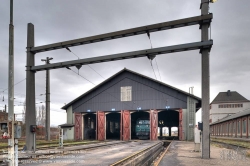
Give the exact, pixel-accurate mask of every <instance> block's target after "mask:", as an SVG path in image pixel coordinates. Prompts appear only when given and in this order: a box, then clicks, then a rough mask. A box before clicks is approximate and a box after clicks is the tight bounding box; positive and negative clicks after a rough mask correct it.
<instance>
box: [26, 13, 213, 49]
mask: <svg viewBox="0 0 250 166" xmlns="http://www.w3.org/2000/svg"><path fill="white" fill-rule="evenodd" d="M212 18H213V14H212V13H210V14H206V15H202V16H195V17H190V18H185V19H180V20H174V21H168V22H162V23H158V24H153V25H146V26H142V27H137V28H132V29H126V30H121V31H116V32H111V33H106V34H101V35H96V36H90V37H85V38H80V39H75V40H69V41H64V42H59V43H53V44H48V45H44V46H38V47H33V48H31V50H30V51H31V52H33V53H38V52H45V51H51V50H56V49H61V48H66V47H73V46H78V45H84V44H90V43H96V42H101V41H106V40H112V39H118V38H122V37H128V36H135V35H140V34H145V33H150V32H156V31H162V30H168V29H173V28H180V27H185V26H191V25H197V24H202V23H204V22H206V23H210V22H211V20H212Z"/></svg>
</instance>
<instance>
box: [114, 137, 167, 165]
mask: <svg viewBox="0 0 250 166" xmlns="http://www.w3.org/2000/svg"><path fill="white" fill-rule="evenodd" d="M160 144H162V142H158V143H156V144H154V145H152V146H150V147H147V148H145V149H142V150H140V151H139V152H135V153H133V154H132V155H130V156H128V157H126V158H123V159H121V160H119V161H117V162H115V163H113V164H111V165H110V166H118V165H122V164H124V163H126V162H129V160H132V159H133V158H135V157H137V156H139V155H141V154H143V153H145V152H147V151H149V150H150V149H152V148H154V147H156V146H158V145H160Z"/></svg>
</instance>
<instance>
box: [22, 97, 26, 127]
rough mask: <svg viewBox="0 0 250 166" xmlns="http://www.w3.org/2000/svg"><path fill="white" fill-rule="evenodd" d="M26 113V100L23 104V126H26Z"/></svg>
mask: <svg viewBox="0 0 250 166" xmlns="http://www.w3.org/2000/svg"><path fill="white" fill-rule="evenodd" d="M25 112H26V99H25V100H24V102H23V111H22V114H23V119H22V121H23V124H25Z"/></svg>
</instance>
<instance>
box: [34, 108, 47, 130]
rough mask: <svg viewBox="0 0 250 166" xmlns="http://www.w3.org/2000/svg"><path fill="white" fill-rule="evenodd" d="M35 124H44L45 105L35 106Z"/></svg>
mask: <svg viewBox="0 0 250 166" xmlns="http://www.w3.org/2000/svg"><path fill="white" fill-rule="evenodd" d="M36 124H37V125H40V126H45V107H44V105H42V106H40V107H38V108H36Z"/></svg>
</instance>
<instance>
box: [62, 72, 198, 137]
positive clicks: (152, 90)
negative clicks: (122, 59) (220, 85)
mask: <svg viewBox="0 0 250 166" xmlns="http://www.w3.org/2000/svg"><path fill="white" fill-rule="evenodd" d="M200 107H201V99H200V98H199V97H197V96H194V95H192V94H189V93H187V92H184V91H182V90H180V89H177V88H175V87H172V86H170V85H167V84H165V83H163V82H160V81H157V80H154V79H152V78H149V77H147V76H144V75H141V74H139V73H136V72H134V71H131V70H128V69H123V70H121V71H120V72H118V73H116V74H115V75H113V76H112V77H110V78H108V79H107V80H105V81H103V82H102V83H101V84H99V85H97V86H96V87H94V88H92V89H91V90H89V91H88V92H86V93H84V94H83V95H81V96H79V97H78V98H76V99H75V100H73V101H71V102H69V103H68V104H66V105H65V106H63V107H62V109H64V110H66V112H67V123H66V124H62V125H60V126H61V128H63V129H64V135H63V137H64V139H74V140H83V139H86V140H89V139H96V140H106V139H117V140H131V139H138V136H139V135H141V134H144V136H145V137H146V138H148V139H150V140H157V139H158V136H162V130H163V127H168V128H169V130H170V131H169V133H171V127H177V128H178V138H179V140H190V141H191V140H193V139H194V127H195V113H196V111H197V110H198V109H200ZM139 124H144V125H145V127H148V132H146V129H139V131H138V126H139Z"/></svg>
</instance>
